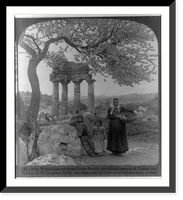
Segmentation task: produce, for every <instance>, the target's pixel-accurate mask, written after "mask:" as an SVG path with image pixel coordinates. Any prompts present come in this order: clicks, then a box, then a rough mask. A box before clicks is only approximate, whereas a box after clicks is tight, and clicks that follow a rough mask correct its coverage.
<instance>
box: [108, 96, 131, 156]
mask: <svg viewBox="0 0 183 200" xmlns="http://www.w3.org/2000/svg"><path fill="white" fill-rule="evenodd" d="M112 104H113V105H112V107H110V108H109V109H108V118H109V119H110V121H109V132H108V142H107V143H108V144H107V150H108V151H111V152H112V154H111V155H116V156H122V153H125V152H126V151H128V138H127V134H126V124H125V123H124V121H123V120H125V118H126V117H125V115H124V114H123V113H124V112H131V113H134V112H133V111H132V110H128V109H125V108H123V107H121V106H119V101H118V99H117V98H114V99H113V102H112Z"/></svg>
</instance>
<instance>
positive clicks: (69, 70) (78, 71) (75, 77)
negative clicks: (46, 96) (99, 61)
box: [50, 60, 96, 117]
mask: <svg viewBox="0 0 183 200" xmlns="http://www.w3.org/2000/svg"><path fill="white" fill-rule="evenodd" d="M52 68H53V71H52V73H51V74H50V81H52V83H53V95H52V113H53V115H54V116H56V117H59V83H61V84H62V108H61V109H62V114H63V115H67V114H68V84H69V83H71V81H72V82H73V83H74V108H75V109H76V108H77V107H78V106H79V104H80V84H81V82H82V81H83V80H85V81H87V82H88V109H89V110H90V111H93V110H94V82H95V81H96V80H95V79H92V75H91V74H89V71H90V69H89V66H88V65H85V64H81V63H75V62H69V61H67V60H60V62H59V63H57V65H55V66H54V67H52Z"/></svg>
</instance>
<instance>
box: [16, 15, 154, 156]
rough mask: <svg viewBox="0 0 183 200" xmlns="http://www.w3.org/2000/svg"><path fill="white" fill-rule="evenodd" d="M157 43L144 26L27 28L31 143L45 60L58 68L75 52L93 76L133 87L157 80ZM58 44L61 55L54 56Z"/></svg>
mask: <svg viewBox="0 0 183 200" xmlns="http://www.w3.org/2000/svg"><path fill="white" fill-rule="evenodd" d="M155 42H156V36H155V34H154V33H153V31H152V30H151V29H150V28H148V27H147V26H145V25H144V24H140V23H137V22H133V21H126V20H122V21H121V20H118V19H115V18H65V19H57V20H51V21H46V22H41V23H37V24H34V25H32V26H31V27H29V28H27V29H26V31H24V33H23V34H22V35H21V37H20V40H19V45H20V46H21V47H22V48H24V49H25V50H26V52H27V53H28V55H29V57H30V60H29V66H28V78H29V81H30V84H31V88H32V97H31V103H30V106H29V108H28V110H27V118H26V119H27V124H29V131H28V134H27V136H26V138H28V137H29V136H30V134H31V132H32V131H35V132H36V134H35V135H37V137H38V135H39V126H38V124H37V116H38V112H39V107H40V86H39V79H38V76H37V73H36V69H37V66H38V64H39V63H40V62H41V61H42V60H44V61H45V62H46V64H47V65H48V66H51V67H52V66H53V65H54V64H55V62H57V59H58V58H59V59H60V58H61V59H62V58H64V57H66V54H65V52H67V51H68V49H69V48H73V49H74V50H75V60H76V61H79V62H85V63H87V64H88V65H89V66H90V68H91V71H92V73H93V74H96V73H101V74H102V75H103V76H104V77H108V76H111V77H112V78H113V79H114V81H115V82H116V83H117V84H119V85H126V86H133V84H139V83H140V82H141V81H151V80H152V79H151V75H152V74H153V73H155V71H156V70H155V68H156V67H157V65H156V57H157V55H156V52H155V47H154V44H155ZM52 43H54V44H56V45H57V46H58V47H59V48H60V51H57V52H55V51H53V50H52V51H51V50H50V49H49V47H50V44H52ZM35 146H36V140H35ZM35 148H36V147H35ZM34 152H35V151H34ZM30 157H31V159H32V158H34V157H35V155H31V156H30Z"/></svg>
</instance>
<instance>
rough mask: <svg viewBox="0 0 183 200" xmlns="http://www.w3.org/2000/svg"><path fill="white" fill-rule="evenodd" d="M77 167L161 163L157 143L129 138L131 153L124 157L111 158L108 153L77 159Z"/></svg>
mask: <svg viewBox="0 0 183 200" xmlns="http://www.w3.org/2000/svg"><path fill="white" fill-rule="evenodd" d="M74 161H75V163H76V164H77V165H156V164H157V163H158V161H159V148H158V143H157V142H155V143H154V142H153V143H152V142H144V141H143V142H141V141H137V140H134V139H133V138H129V151H128V152H126V153H125V154H124V155H123V157H118V156H111V152H109V151H107V152H106V153H105V154H104V155H103V156H98V157H88V156H84V157H83V158H75V159H74Z"/></svg>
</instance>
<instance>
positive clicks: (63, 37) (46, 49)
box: [38, 36, 81, 62]
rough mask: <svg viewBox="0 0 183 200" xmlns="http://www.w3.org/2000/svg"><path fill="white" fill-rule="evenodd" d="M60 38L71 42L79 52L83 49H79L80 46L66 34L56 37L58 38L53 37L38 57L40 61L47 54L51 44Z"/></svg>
mask: <svg viewBox="0 0 183 200" xmlns="http://www.w3.org/2000/svg"><path fill="white" fill-rule="evenodd" d="M59 40H64V41H65V42H66V43H67V44H69V45H70V46H71V47H73V48H75V49H76V50H77V51H78V52H80V53H81V51H80V50H79V49H78V46H77V45H75V44H74V43H73V42H72V41H71V40H70V39H69V38H67V37H66V36H59V37H56V38H52V39H50V40H48V41H47V42H46V43H45V45H44V48H43V51H42V52H41V54H40V55H39V57H38V62H40V61H41V60H42V59H43V58H44V57H45V56H46V53H47V51H48V48H49V45H50V44H51V43H54V42H57V41H59Z"/></svg>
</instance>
